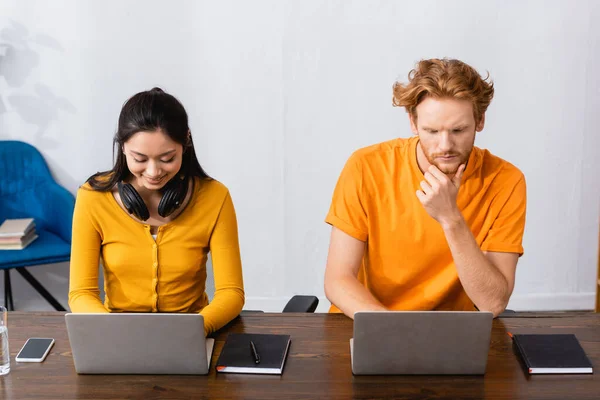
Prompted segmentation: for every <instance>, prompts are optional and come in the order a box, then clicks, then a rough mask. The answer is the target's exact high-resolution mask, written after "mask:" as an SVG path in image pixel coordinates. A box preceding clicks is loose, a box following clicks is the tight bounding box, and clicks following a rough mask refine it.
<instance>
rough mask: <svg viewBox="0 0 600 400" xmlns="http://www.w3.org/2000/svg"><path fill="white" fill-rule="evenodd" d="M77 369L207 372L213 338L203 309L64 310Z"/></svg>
mask: <svg viewBox="0 0 600 400" xmlns="http://www.w3.org/2000/svg"><path fill="white" fill-rule="evenodd" d="M65 321H66V323H67V332H68V334H69V342H71V350H72V352H73V361H74V362H75V370H76V371H77V373H79V374H182V375H205V374H207V373H208V370H209V366H210V359H211V357H212V350H213V346H214V339H207V338H205V336H204V318H203V317H202V315H200V314H146V313H114V314H73V313H69V314H65Z"/></svg>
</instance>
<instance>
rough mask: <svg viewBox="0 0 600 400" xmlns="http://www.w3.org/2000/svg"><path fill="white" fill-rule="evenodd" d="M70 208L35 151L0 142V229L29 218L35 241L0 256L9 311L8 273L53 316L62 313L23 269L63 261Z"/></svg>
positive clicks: (68, 199) (72, 202)
mask: <svg viewBox="0 0 600 400" xmlns="http://www.w3.org/2000/svg"><path fill="white" fill-rule="evenodd" d="M74 207H75V198H74V197H73V195H72V194H71V193H69V192H68V191H67V190H66V189H64V188H63V187H61V186H59V185H58V184H57V183H56V182H55V181H54V179H53V178H52V175H50V171H49V170H48V166H47V165H46V162H45V161H44V158H43V157H42V155H41V154H40V153H39V152H38V151H37V149H36V148H35V147H33V146H31V145H29V144H27V143H23V142H19V141H0V224H1V223H2V222H3V221H4V220H5V219H8V218H34V220H35V224H36V231H37V234H38V236H39V237H38V238H37V239H36V240H35V241H33V243H31V244H30V245H29V246H27V247H26V248H25V249H23V250H0V270H4V304H5V306H6V308H8V309H9V310H14V304H13V298H12V288H11V284H10V270H11V269H15V270H16V271H17V272H18V273H19V274H21V276H23V278H25V280H26V281H27V282H29V284H30V285H31V286H33V288H34V289H36V290H37V291H38V293H39V294H40V295H42V296H43V297H44V298H45V299H46V301H48V302H49V303H50V304H51V305H52V306H53V307H54V308H55V309H56V310H57V311H65V309H64V307H63V306H62V305H61V304H60V303H59V302H58V301H57V300H56V299H55V298H54V297H53V296H52V295H51V294H50V293H49V292H48V291H47V290H46V289H45V288H44V287H43V286H42V285H41V284H40V283H39V281H37V280H36V279H35V278H34V277H33V276H32V275H31V274H30V273H29V272H28V271H27V270H26V269H25V267H29V266H34V265H44V264H52V263H57V262H63V261H69V259H70V256H71V225H72V221H73V209H74Z"/></svg>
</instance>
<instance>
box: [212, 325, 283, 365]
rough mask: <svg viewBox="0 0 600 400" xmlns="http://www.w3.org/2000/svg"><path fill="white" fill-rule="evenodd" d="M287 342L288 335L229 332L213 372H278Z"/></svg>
mask: <svg viewBox="0 0 600 400" xmlns="http://www.w3.org/2000/svg"><path fill="white" fill-rule="evenodd" d="M290 342H291V340H290V335H272V334H269V335H267V334H258V333H230V334H229V335H227V339H226V340H225V345H223V350H221V355H220V356H219V359H218V360H217V366H216V368H217V372H237V373H245V374H276V375H281V373H282V372H283V365H284V364H285V359H286V357H287V353H288V349H289V348H290Z"/></svg>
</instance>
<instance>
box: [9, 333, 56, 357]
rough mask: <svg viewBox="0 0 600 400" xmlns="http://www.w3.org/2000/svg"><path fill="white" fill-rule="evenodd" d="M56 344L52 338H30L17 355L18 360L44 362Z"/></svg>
mask: <svg viewBox="0 0 600 400" xmlns="http://www.w3.org/2000/svg"><path fill="white" fill-rule="evenodd" d="M53 345H54V339H51V338H29V339H27V341H26V342H25V344H24V345H23V347H21V350H20V351H19V354H17V357H15V360H16V361H18V362H42V361H44V360H45V359H46V356H47V355H48V353H49V352H50V349H51V348H52V346H53Z"/></svg>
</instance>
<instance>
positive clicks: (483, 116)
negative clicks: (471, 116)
mask: <svg viewBox="0 0 600 400" xmlns="http://www.w3.org/2000/svg"><path fill="white" fill-rule="evenodd" d="M484 125H485V114H483V115H482V116H481V120H479V123H478V124H477V127H476V128H475V130H476V131H477V132H481V131H482V130H483V126H484Z"/></svg>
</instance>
